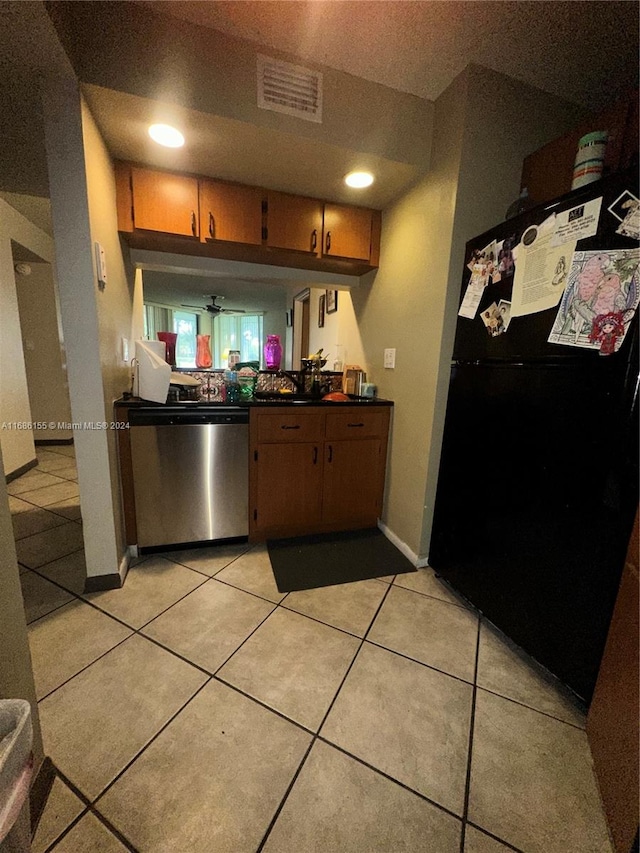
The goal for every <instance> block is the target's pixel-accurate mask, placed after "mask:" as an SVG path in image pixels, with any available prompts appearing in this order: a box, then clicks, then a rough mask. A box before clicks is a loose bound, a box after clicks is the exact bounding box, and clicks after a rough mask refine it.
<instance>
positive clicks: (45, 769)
mask: <svg viewBox="0 0 640 853" xmlns="http://www.w3.org/2000/svg"><path fill="white" fill-rule="evenodd" d="M55 778H56V768H55V766H54V763H53V761H52V760H51V759H50V758H49V756H48V755H45V757H44V761H43V762H42V764H41V765H40V769H39V770H38V772H37V774H36V775H35V777H34V779H33V781H32V783H31V788H30V789H29V811H30V814H31V837H32V838H33V836H34V835H35V834H36V829H37V828H38V824H39V823H40V818H41V817H42V813H43V811H44V807H45V806H46V805H47V800H48V799H49V794H50V793H51V788H52V787H53V783H54V781H55Z"/></svg>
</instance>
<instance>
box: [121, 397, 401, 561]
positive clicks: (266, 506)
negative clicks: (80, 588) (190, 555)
mask: <svg viewBox="0 0 640 853" xmlns="http://www.w3.org/2000/svg"><path fill="white" fill-rule="evenodd" d="M281 396H282V398H281V399H276V400H273V399H264V400H259V399H252V400H249V401H246V402H241V403H237V404H235V405H224V404H222V405H221V404H219V403H213V404H212V403H210V402H207V401H199V402H187V401H185V402H179V403H172V404H166V405H163V404H158V403H150V402H149V401H147V400H141V399H139V398H134V397H131V398H128V399H124V398H123V399H121V400H118V401H117V402H116V403H115V405H114V413H115V420H116V421H118V422H119V423H121V424H122V425H123V427H124V428H122V429H118V430H117V439H118V448H119V459H120V479H121V488H122V497H123V510H124V522H125V536H126V544H127V545H140V544H141V540H140V537H139V532H138V521H137V512H136V499H135V494H136V485H137V487H138V489H140V484H139V483H138V484H136V481H135V480H136V477H137V476H139V474H136V471H138V472H139V471H140V470H141V469H140V467H139V466H137V467H136V464H134V460H132V444H133V445H135V441H134V442H132V440H131V434H132V431H133V430H136V429H138V428H139V427H138V423H142V421H141V416H142V419H143V420H144V423H145V425H149V423H151V422H152V421H153V419H154V416H155V417H156V418H157V419H158V421H159V422H160V421H161V422H162V425H163V429H164V430H165V431H166V430H167V429H168V430H176V431H179V430H184V427H183V426H182V424H184V423H186V421H185V417H186V418H188V421H189V424H188V426H190V427H193V426H194V425H195V424H200V425H202V426H207V425H208V424H209V422H211V423H212V424H213V423H217V422H218V421H219V420H220V417H221V415H223V414H227V415H229V416H230V417H233V416H234V415H233V413H234V412H242V411H244V412H246V415H247V416H248V420H249V431H248V446H247V449H246V454H247V455H246V457H244V458H240V457H242V455H243V453H244V451H241V452H240V453H239V464H238V477H239V478H240V479H242V480H243V481H246V478H247V463H248V501H247V504H246V518H247V528H248V535H249V539H250V541H252V542H257V541H261V540H264V539H266V538H268V537H280V538H281V537H287V536H299V535H304V534H309V533H320V532H332V531H338V530H355V529H358V528H365V527H374V526H375V525H376V524H377V520H378V518H379V516H380V514H381V512H382V500H383V495H384V479H385V469H386V458H387V441H388V433H389V422H390V415H391V408H392V406H393V402H392V401H390V400H383V399H379V398H375V397H374V398H368V397H358V398H354V397H350V398H349V400H348V402H337V401H332V400H321V399H311V398H309V397H305V398H303V399H299V398H297V399H296V398H295V397H296V395H293V394H292V395H287V394H285V395H281ZM290 398H294V399H290ZM130 414H131V417H130ZM167 440H168V441H169V443H171V437H170V434H169V438H168V439H167ZM180 441H181V439H180V437H179V434H178V433H177V432H176V445H177V444H180ZM183 443H184V442H183ZM194 453H195V450H194ZM163 473H164V472H163V471H162V470H161V469H159V470H158V471H157V472H155V479H153V477H152V479H153V481H154V482H156V481H157V482H158V483H161V482H162V479H163ZM148 476H149V472H148V471H146V469H145V477H146V478H147V479H148ZM172 476H174V477H181V476H182V471H181V469H179V470H176V471H174V472H173V473H172ZM185 476H187V477H188V475H185ZM208 476H209V477H210V481H211V482H210V488H204V487H203V488H199V490H198V496H194V498H197V499H198V500H200V501H202V500H205V499H206V495H207V494H217V495H219V494H220V490H221V488H222V490H224V484H221V483H220V482H218V481H219V479H220V472H219V471H216V470H215V467H211V470H209V472H208ZM230 476H231V475H230V472H229V471H228V470H225V481H226V482H228V481H229V477H230ZM201 485H202V484H201ZM145 489H146V486H145ZM204 509H205V514H206V512H207V511H208V509H211V511H212V512H214V511H215V507H212V508H204ZM244 511H245V507H244V506H243V507H242V509H240V508H237V509H236V513H240V514H242V512H244ZM188 529H189V525H187V526H186V527H185V531H184V532H181V531H177V530H175V529H173V532H172V534H171V541H164V542H162V543H157V544H158V546H160V545H164V546H168V545H178V544H186V543H188V542H189V543H190V542H193V541H198V542H200V541H216V539H217V537H214V536H211V537H210V538H208V539H207V538H205V539H196V540H194V539H193V536H192V535H190V534H189V533H188ZM213 529H214V527H212V530H213ZM146 545H147V547H151V546H150V545H149V543H148V542H147V543H146Z"/></svg>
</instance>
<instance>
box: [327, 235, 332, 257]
mask: <svg viewBox="0 0 640 853" xmlns="http://www.w3.org/2000/svg"><path fill="white" fill-rule="evenodd" d="M330 251H331V231H327V254H329V252H330Z"/></svg>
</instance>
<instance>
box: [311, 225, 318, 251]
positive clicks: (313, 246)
mask: <svg viewBox="0 0 640 853" xmlns="http://www.w3.org/2000/svg"><path fill="white" fill-rule="evenodd" d="M317 245H318V229H317V228H314V229H313V231H312V232H311V251H312V252H315V250H316V247H317Z"/></svg>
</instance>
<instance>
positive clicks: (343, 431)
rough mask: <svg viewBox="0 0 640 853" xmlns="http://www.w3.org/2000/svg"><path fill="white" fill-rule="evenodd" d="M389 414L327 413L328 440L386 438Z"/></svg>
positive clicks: (360, 412) (361, 412)
mask: <svg viewBox="0 0 640 853" xmlns="http://www.w3.org/2000/svg"><path fill="white" fill-rule="evenodd" d="M387 419H388V413H387V412H363V411H355V412H351V413H347V412H327V428H326V438H327V440H338V439H349V438H355V439H357V438H369V437H370V436H384V435H386V432H387Z"/></svg>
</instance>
